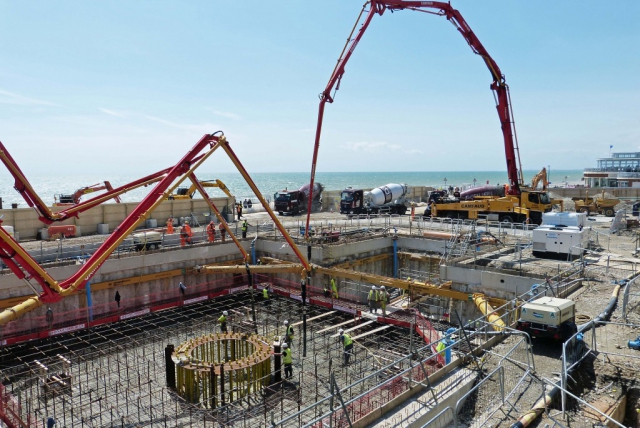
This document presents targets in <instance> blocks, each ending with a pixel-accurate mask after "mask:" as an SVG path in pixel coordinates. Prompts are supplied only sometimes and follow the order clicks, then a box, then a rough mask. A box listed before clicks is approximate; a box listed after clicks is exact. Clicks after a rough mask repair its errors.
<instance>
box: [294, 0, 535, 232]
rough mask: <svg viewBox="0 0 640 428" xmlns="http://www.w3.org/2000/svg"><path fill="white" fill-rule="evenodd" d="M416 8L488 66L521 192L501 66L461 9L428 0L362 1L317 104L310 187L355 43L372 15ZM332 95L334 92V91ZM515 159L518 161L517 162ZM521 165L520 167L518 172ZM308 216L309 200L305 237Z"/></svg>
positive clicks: (514, 186) (512, 175)
mask: <svg viewBox="0 0 640 428" xmlns="http://www.w3.org/2000/svg"><path fill="white" fill-rule="evenodd" d="M367 5H368V6H369V12H368V14H367V15H366V17H365V18H364V22H363V23H362V26H361V27H360V29H359V30H358V31H357V33H356V35H355V37H352V36H353V34H354V32H355V29H356V26H357V25H358V22H360V20H361V18H362V15H363V13H364V12H365V10H366V7H367ZM405 9H408V10H415V11H417V12H424V13H430V14H433V15H437V16H444V17H445V18H447V20H448V21H450V22H451V23H452V24H453V25H454V26H455V27H456V29H457V30H458V31H459V32H460V34H462V37H464V39H465V40H466V41H467V43H468V44H469V46H470V47H471V50H472V51H473V52H474V53H475V54H478V55H480V56H481V57H482V59H483V60H484V62H485V64H486V65H487V68H489V72H490V73H491V77H492V78H493V81H492V82H491V85H490V88H491V90H492V91H493V92H494V97H495V101H496V109H497V110H498V117H499V118H500V125H501V127H502V136H503V138H504V151H505V155H506V159H507V174H508V177H509V194H512V195H519V194H520V185H521V184H522V183H523V180H522V177H521V175H520V174H521V172H519V170H518V165H520V160H519V153H518V155H517V156H516V151H517V150H518V146H517V135H516V132H515V124H514V122H513V120H512V117H513V113H512V111H511V103H510V101H511V100H510V96H509V86H508V85H507V84H506V82H505V79H504V75H503V74H502V72H501V71H500V67H498V64H496V62H495V61H494V60H493V58H491V56H490V55H489V53H488V52H487V50H486V49H485V48H484V46H483V45H482V43H480V40H478V38H477V37H476V35H475V33H474V32H473V31H472V30H471V28H470V27H469V24H467V22H466V21H465V20H464V18H463V17H462V15H461V14H460V12H458V10H456V9H454V8H453V7H452V6H451V4H449V3H444V2H435V1H434V2H431V1H403V0H370V1H368V2H367V3H365V5H364V7H363V8H362V11H361V12H360V15H359V16H358V19H357V21H356V25H354V27H353V29H352V30H351V34H350V36H349V38H348V41H347V43H346V45H345V47H344V49H343V50H342V53H341V54H340V58H339V59H338V63H337V65H336V67H335V68H334V69H333V73H332V74H331V78H330V79H329V82H328V83H327V87H326V88H325V89H324V91H323V92H322V93H321V94H320V106H319V108H318V123H317V125H316V138H315V145H314V149H313V161H312V163H311V180H310V181H309V186H310V187H311V188H313V182H314V179H315V174H316V162H317V159H318V149H319V147H320V134H321V132H322V120H323V116H324V106H325V104H326V103H332V102H333V99H334V95H332V91H334V90H335V91H337V90H338V89H340V80H341V79H342V76H343V74H344V72H345V65H346V64H347V62H348V61H349V58H351V55H352V54H353V51H354V50H355V48H356V46H358V43H359V42H360V39H362V36H363V35H364V32H365V31H366V30H367V28H368V27H369V24H370V23H371V20H372V19H373V17H374V16H375V15H376V14H378V15H382V14H383V13H384V12H385V11H386V10H390V11H391V12H394V11H396V10H405ZM334 94H335V92H334ZM516 162H517V164H516ZM521 170H522V167H520V171H521ZM310 215H311V202H309V207H308V211H307V225H306V234H305V235H306V236H307V237H308V236H309V220H310Z"/></svg>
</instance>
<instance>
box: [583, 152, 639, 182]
mask: <svg viewBox="0 0 640 428" xmlns="http://www.w3.org/2000/svg"><path fill="white" fill-rule="evenodd" d="M583 176H584V185H585V186H586V187H640V152H628V153H627V152H625V153H613V155H612V156H611V157H609V158H601V159H598V167H597V168H585V169H584V174H583Z"/></svg>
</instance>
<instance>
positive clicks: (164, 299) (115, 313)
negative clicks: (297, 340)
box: [0, 275, 247, 344]
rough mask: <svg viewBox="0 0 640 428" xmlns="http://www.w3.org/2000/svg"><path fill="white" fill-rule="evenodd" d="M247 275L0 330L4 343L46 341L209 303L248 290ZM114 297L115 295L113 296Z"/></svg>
mask: <svg viewBox="0 0 640 428" xmlns="http://www.w3.org/2000/svg"><path fill="white" fill-rule="evenodd" d="M246 284H247V279H246V275H238V276H235V277H233V278H221V279H218V280H216V281H211V282H207V283H202V284H196V285H190V286H188V287H187V288H186V289H185V292H184V294H183V293H182V292H181V291H180V288H179V287H178V284H176V285H175V288H174V289H172V290H168V291H164V292H158V293H152V294H147V295H142V296H135V297H130V296H127V295H125V294H124V292H123V294H122V295H120V300H119V301H116V300H115V299H114V301H112V302H109V303H104V304H100V305H94V306H91V307H88V308H77V309H73V310H70V311H65V312H54V311H51V312H50V313H49V314H48V315H43V316H39V317H24V318H21V319H19V320H16V321H12V322H10V323H8V324H6V325H5V326H4V327H3V328H2V330H1V336H0V337H1V339H2V343H5V344H7V343H17V342H20V341H23V340H30V339H37V338H44V337H48V336H55V335H58V334H63V333H69V332H72V331H77V330H84V329H86V328H89V327H92V326H95V325H98V324H102V323H104V322H111V321H117V320H122V319H127V318H133V317H136V316H141V315H145V314H147V313H150V312H152V311H153V310H154V309H155V308H160V309H164V308H167V307H171V306H179V305H188V304H190V303H195V302H197V301H201V300H206V299H208V298H209V296H211V295H212V294H215V293H219V292H223V291H225V290H229V289H232V288H234V287H239V286H240V287H241V286H244V287H246ZM114 297H115V295H114Z"/></svg>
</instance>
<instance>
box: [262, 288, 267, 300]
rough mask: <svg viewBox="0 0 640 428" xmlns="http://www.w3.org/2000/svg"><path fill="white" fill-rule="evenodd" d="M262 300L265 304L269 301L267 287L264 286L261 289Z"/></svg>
mask: <svg viewBox="0 0 640 428" xmlns="http://www.w3.org/2000/svg"><path fill="white" fill-rule="evenodd" d="M262 300H264V301H265V302H267V301H269V286H268V285H265V286H264V288H263V289H262Z"/></svg>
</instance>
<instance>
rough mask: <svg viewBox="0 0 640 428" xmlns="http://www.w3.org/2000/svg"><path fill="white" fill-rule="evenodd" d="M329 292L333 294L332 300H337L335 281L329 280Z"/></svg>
mask: <svg viewBox="0 0 640 428" xmlns="http://www.w3.org/2000/svg"><path fill="white" fill-rule="evenodd" d="M331 292H332V293H333V298H334V299H337V298H338V287H337V286H336V280H335V279H333V278H331Z"/></svg>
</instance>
